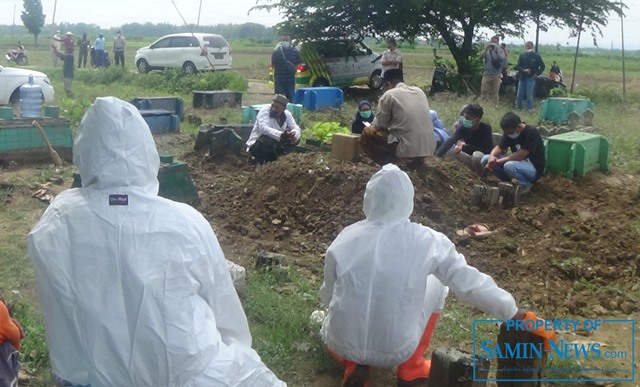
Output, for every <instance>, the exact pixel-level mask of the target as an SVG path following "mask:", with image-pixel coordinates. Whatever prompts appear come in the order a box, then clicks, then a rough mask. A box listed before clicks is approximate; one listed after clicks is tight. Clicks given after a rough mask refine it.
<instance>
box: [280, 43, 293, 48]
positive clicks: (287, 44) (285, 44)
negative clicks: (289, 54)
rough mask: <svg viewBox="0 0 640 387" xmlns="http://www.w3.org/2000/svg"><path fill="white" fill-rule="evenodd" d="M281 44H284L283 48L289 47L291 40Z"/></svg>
mask: <svg viewBox="0 0 640 387" xmlns="http://www.w3.org/2000/svg"><path fill="white" fill-rule="evenodd" d="M280 45H281V46H282V48H289V46H290V45H291V43H289V42H280Z"/></svg>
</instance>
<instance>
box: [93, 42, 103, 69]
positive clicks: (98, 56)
mask: <svg viewBox="0 0 640 387" xmlns="http://www.w3.org/2000/svg"><path fill="white" fill-rule="evenodd" d="M93 47H94V50H95V51H94V55H95V63H96V67H98V68H100V67H103V66H104V34H99V35H98V39H96V44H94V45H93Z"/></svg>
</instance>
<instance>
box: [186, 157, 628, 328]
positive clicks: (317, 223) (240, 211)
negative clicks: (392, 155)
mask: <svg viewBox="0 0 640 387" xmlns="http://www.w3.org/2000/svg"><path fill="white" fill-rule="evenodd" d="M186 159H187V161H189V163H190V166H191V170H192V171H191V173H192V177H193V178H194V180H195V182H196V185H197V186H198V189H199V191H200V196H201V199H202V200H203V206H202V207H201V211H202V212H203V213H204V214H205V216H207V217H208V218H209V220H210V221H211V222H212V224H213V225H214V227H215V228H216V233H217V234H218V237H219V239H220V240H221V243H222V244H223V246H224V247H225V251H228V254H229V253H230V254H232V255H233V258H234V259H235V260H239V261H241V263H244V264H248V262H247V261H246V260H248V259H249V258H248V257H249V256H250V255H252V254H253V253H254V252H255V251H256V250H257V249H267V250H270V251H275V252H282V253H285V254H287V255H288V256H289V257H290V259H291V262H290V263H291V264H293V265H295V266H296V267H298V268H304V269H306V270H308V271H310V272H311V273H313V274H314V275H319V274H321V273H322V269H323V260H322V254H323V253H324V252H325V250H326V248H327V246H328V245H329V244H330V243H331V241H332V240H333V238H335V236H336V235H337V234H338V233H339V232H340V230H342V228H344V227H345V226H347V225H349V224H351V223H353V222H355V221H358V220H361V219H363V217H364V215H363V212H362V198H363V194H364V189H365V185H366V183H367V181H368V180H369V178H370V177H371V175H372V174H373V173H375V171H377V170H378V167H377V166H375V165H372V164H365V163H359V164H353V163H347V162H341V161H337V160H334V159H332V158H330V156H329V155H328V154H326V153H315V152H311V153H306V154H292V155H287V156H286V157H282V158H281V159H279V160H277V161H276V162H273V163H270V164H267V165H265V166H261V167H259V168H253V167H250V166H248V165H247V163H246V160H244V159H242V158H235V157H231V158H227V159H226V160H217V161H205V158H204V156H203V155H200V154H191V155H188V156H187V157H186ZM409 176H410V177H411V180H412V181H413V183H414V186H415V191H416V198H415V209H414V215H413V218H412V219H413V220H414V221H416V222H420V223H422V224H424V225H427V226H429V227H432V228H434V229H435V230H438V231H440V232H443V233H444V234H446V235H448V236H449V237H450V238H451V239H452V240H453V241H454V242H455V243H456V244H457V245H458V246H459V251H460V252H461V253H463V254H465V256H466V257H467V259H468V261H469V262H470V263H471V264H473V265H474V266H476V267H478V268H479V269H480V270H482V271H485V272H487V273H488V274H491V275H492V276H494V278H495V279H496V281H497V282H498V283H499V284H500V285H501V286H503V287H505V288H506V289H508V290H510V291H512V292H514V294H515V295H516V297H518V298H519V302H520V303H522V304H523V305H525V306H529V307H531V308H534V309H536V310H541V311H545V312H546V313H548V314H549V315H554V314H555V315H563V314H565V313H573V314H583V315H585V314H588V315H590V316H593V315H604V314H607V313H608V311H611V312H614V311H622V312H624V313H631V312H633V311H636V310H637V309H638V306H637V305H638V302H637V301H638V298H639V297H638V295H640V290H639V287H638V285H636V283H638V273H640V244H639V243H638V240H639V238H640V209H639V208H638V201H639V200H638V196H637V187H636V188H635V190H633V189H628V188H627V187H629V185H630V184H611V183H610V181H608V180H610V178H609V177H606V178H605V177H603V176H602V175H599V174H597V173H596V174H592V175H590V176H588V177H587V178H581V179H574V180H570V179H566V178H563V177H559V176H548V177H545V178H543V179H542V180H541V181H540V182H538V184H536V186H535V187H534V189H533V190H532V192H531V193H530V194H529V195H528V197H527V198H526V199H525V200H524V203H523V204H522V205H521V206H520V207H519V208H517V209H510V210H503V209H500V208H495V209H492V210H491V211H489V212H483V211H480V210H478V209H476V208H473V207H471V206H470V205H469V195H470V192H471V187H472V186H473V184H476V183H477V179H475V178H474V177H473V175H471V173H470V172H468V171H467V170H466V168H464V167H462V166H461V165H460V164H458V163H455V162H451V161H448V160H444V161H443V160H441V159H436V158H432V159H429V160H428V167H427V168H426V169H424V170H420V171H412V172H409ZM631 181H632V182H633V184H637V182H636V180H635V178H631ZM478 222H481V223H487V224H489V225H490V226H491V227H492V228H493V229H495V230H496V232H495V233H494V234H493V235H491V237H490V238H488V239H484V240H469V239H464V238H461V237H458V236H457V235H456V233H455V231H456V230H457V229H459V228H463V227H464V226H466V225H468V224H472V223H478ZM243 260H244V261H245V262H242V261H243Z"/></svg>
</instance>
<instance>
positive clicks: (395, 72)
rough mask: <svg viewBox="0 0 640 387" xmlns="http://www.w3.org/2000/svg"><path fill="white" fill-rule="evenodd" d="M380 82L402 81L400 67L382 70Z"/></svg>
mask: <svg viewBox="0 0 640 387" xmlns="http://www.w3.org/2000/svg"><path fill="white" fill-rule="evenodd" d="M382 82H383V83H386V82H392V83H397V82H404V76H403V75H402V70H400V69H390V70H386V71H385V72H384V75H383V76H382Z"/></svg>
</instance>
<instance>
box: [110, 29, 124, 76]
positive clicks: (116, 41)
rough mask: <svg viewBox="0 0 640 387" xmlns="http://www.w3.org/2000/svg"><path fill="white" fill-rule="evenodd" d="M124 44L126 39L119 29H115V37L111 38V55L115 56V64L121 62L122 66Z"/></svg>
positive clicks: (117, 64)
mask: <svg viewBox="0 0 640 387" xmlns="http://www.w3.org/2000/svg"><path fill="white" fill-rule="evenodd" d="M126 45H127V41H126V39H125V38H124V36H122V34H121V32H120V30H118V31H116V37H115V38H113V56H114V57H115V61H116V66H119V65H120V64H122V67H124V49H125V46H126Z"/></svg>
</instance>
